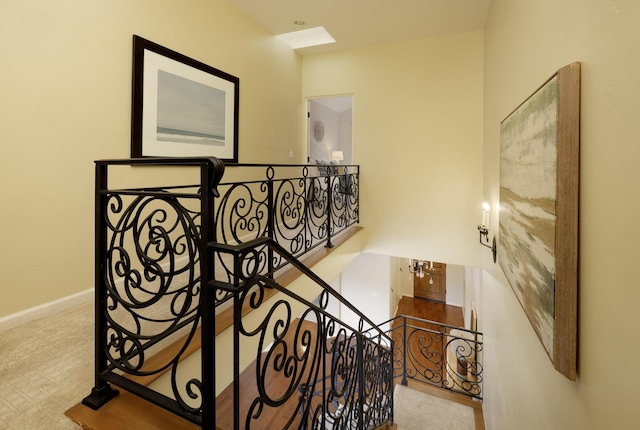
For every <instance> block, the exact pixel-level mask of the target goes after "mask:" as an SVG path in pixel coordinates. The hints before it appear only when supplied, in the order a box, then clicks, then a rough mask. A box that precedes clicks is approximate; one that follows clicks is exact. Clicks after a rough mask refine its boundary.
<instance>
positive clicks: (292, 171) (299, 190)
mask: <svg viewBox="0 0 640 430" xmlns="http://www.w3.org/2000/svg"><path fill="white" fill-rule="evenodd" d="M227 171H228V172H227V173H228V176H229V177H230V178H231V179H230V180H225V181H223V182H222V183H220V185H219V186H218V189H219V190H220V198H219V199H218V200H216V210H215V214H214V217H215V220H214V224H215V229H214V240H216V241H217V242H219V243H224V244H239V243H244V242H247V241H249V240H252V239H256V238H259V237H269V238H271V239H274V240H275V241H276V242H277V243H278V244H280V245H281V246H282V247H283V248H285V249H286V250H287V252H288V253H290V254H291V255H293V256H295V257H301V256H303V255H304V254H306V253H308V252H309V251H311V250H312V249H314V248H316V247H318V246H326V247H328V248H331V247H333V243H332V239H333V237H334V236H335V235H336V234H338V233H340V232H342V231H344V230H345V229H346V228H348V227H350V226H352V225H354V224H356V223H358V222H359V217H360V210H359V188H360V187H359V178H360V175H359V166H352V165H346V166H314V165H296V164H279V165H265V164H238V165H232V166H230V167H229V168H228V169H227ZM217 263H218V270H221V269H224V270H225V271H226V272H227V273H228V274H229V276H230V273H231V270H230V268H229V266H228V263H227V262H226V261H224V260H219V261H218V262H217ZM261 264H262V265H263V267H261V270H266V271H268V272H271V273H273V272H275V271H277V270H278V269H281V268H282V267H283V266H284V265H285V264H286V262H285V261H284V260H283V259H282V258H274V257H273V256H271V257H270V258H265V259H264V260H263V261H262V262H261ZM229 297H230V296H229V295H227V296H224V295H222V296H220V297H218V299H219V300H220V301H224V300H226V299H227V298H229Z"/></svg>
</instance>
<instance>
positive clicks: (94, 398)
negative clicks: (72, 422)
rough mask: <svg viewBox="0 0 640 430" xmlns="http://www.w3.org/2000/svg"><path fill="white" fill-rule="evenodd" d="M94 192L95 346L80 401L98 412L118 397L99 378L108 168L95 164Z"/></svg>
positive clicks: (103, 364)
mask: <svg viewBox="0 0 640 430" xmlns="http://www.w3.org/2000/svg"><path fill="white" fill-rule="evenodd" d="M95 186H96V190H95V267H94V270H95V278H94V281H95V286H94V291H95V305H94V310H95V315H94V318H95V345H94V354H95V362H94V387H93V389H92V390H91V394H89V396H87V397H85V398H84V399H83V400H82V404H83V405H85V406H88V407H90V408H91V409H98V408H100V407H101V406H102V405H104V404H105V403H107V402H108V401H109V400H111V399H113V398H114V397H115V396H117V395H118V390H114V389H113V388H111V386H110V385H109V383H108V382H106V381H105V380H104V379H102V377H101V375H102V373H103V372H105V371H106V370H107V364H108V361H107V355H106V351H105V348H106V344H107V324H106V318H105V317H104V315H106V308H107V287H106V280H105V277H104V273H105V271H106V268H105V265H106V260H107V226H106V216H107V215H106V207H107V198H108V196H107V194H106V190H107V166H106V165H104V164H102V163H99V162H97V163H96V184H95Z"/></svg>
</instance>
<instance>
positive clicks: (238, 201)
mask: <svg viewBox="0 0 640 430" xmlns="http://www.w3.org/2000/svg"><path fill="white" fill-rule="evenodd" d="M116 166H123V167H140V166H147V167H153V168H159V169H160V170H153V171H152V172H153V174H152V175H151V177H145V179H143V180H141V182H142V184H137V185H136V186H126V187H116V186H113V187H110V186H109V174H108V173H109V169H110V168H114V167H116ZM167 166H171V167H188V168H196V169H198V179H197V180H194V179H193V178H192V176H189V175H187V174H186V172H185V174H184V177H185V178H187V179H184V180H182V181H176V183H173V184H166V183H163V182H164V181H165V180H166V175H165V174H164V171H163V170H162V169H164V168H166V167H167ZM235 167H237V168H239V169H242V168H247V167H251V168H254V167H255V168H262V167H265V166H259V165H250V166H235ZM280 168H285V169H287V170H289V171H290V170H291V169H300V170H301V175H300V176H295V177H294V178H293V179H292V178H287V177H281V176H282V175H280V173H279V171H278V169H280ZM310 169H312V168H311V167H309V166H295V167H294V166H292V165H281V166H266V179H256V180H249V181H247V182H242V181H229V182H228V183H221V182H220V180H221V178H222V176H223V173H224V170H225V167H224V165H223V164H222V163H221V162H220V161H219V160H217V159H208V158H183V159H133V160H103V161H97V162H96V212H95V213H96V240H95V243H96V249H95V268H96V272H95V273H96V274H95V283H96V287H95V291H96V292H95V294H96V331H95V336H96V347H95V357H96V361H95V384H94V388H93V390H92V392H91V394H90V395H89V396H88V397H86V398H85V399H84V400H83V403H84V404H85V405H87V406H89V407H92V408H94V409H97V408H99V407H101V406H102V405H104V404H105V403H106V402H108V401H109V400H110V399H111V398H113V397H114V396H116V395H117V390H115V389H114V388H112V387H111V385H115V386H119V387H122V388H124V389H126V390H128V391H130V392H132V393H134V394H136V395H137V396H140V397H142V398H144V399H147V400H149V401H151V402H153V403H155V404H157V405H159V406H161V407H163V408H165V409H167V410H169V411H171V412H173V413H175V414H177V415H180V416H182V417H184V418H186V419H188V420H190V421H192V422H194V423H198V424H201V425H202V426H203V428H213V426H214V425H215V422H216V417H215V407H214V405H215V404H216V401H217V400H216V383H215V382H216V378H215V373H213V370H212V369H213V368H214V363H215V360H216V357H215V354H214V352H215V342H217V340H216V336H215V333H216V331H215V314H216V307H217V306H218V305H220V304H221V303H223V302H225V301H228V302H232V305H233V308H234V315H235V317H234V326H233V328H232V329H233V332H234V335H233V336H234V339H239V338H240V337H241V336H244V337H249V338H251V337H254V336H256V335H257V333H258V332H261V333H262V334H261V335H260V344H261V345H262V346H264V343H265V341H266V340H265V339H266V338H268V336H267V337H266V338H265V334H264V333H265V331H264V330H262V329H261V330H258V331H253V332H252V331H250V330H247V329H246V328H242V327H243V326H244V325H245V324H247V323H245V321H244V320H243V319H242V318H241V317H238V315H241V309H242V304H243V303H246V304H247V306H249V307H250V308H252V309H254V311H256V312H257V311H259V308H260V306H259V305H260V304H262V298H263V297H264V291H265V290H266V289H275V290H277V291H279V292H280V293H281V295H282V296H284V297H287V299H286V300H285V299H279V301H278V302H277V306H285V307H287V306H291V305H290V304H289V303H292V302H295V303H297V306H299V307H300V306H301V307H302V308H304V310H303V311H302V314H303V315H304V316H306V317H307V318H311V319H314V318H315V329H312V330H309V329H307V328H304V329H303V328H302V326H301V325H299V324H298V326H297V329H295V330H294V329H291V330H294V331H295V336H294V341H293V344H291V345H288V346H287V343H286V342H285V341H284V339H283V338H282V336H281V335H282V334H283V333H285V332H287V330H285V329H284V327H293V326H294V325H295V324H296V323H295V322H294V321H298V320H291V319H289V318H284V319H282V318H281V319H279V320H278V322H277V323H276V327H279V329H278V330H276V329H275V328H274V331H273V334H272V335H271V337H272V340H273V342H274V345H276V346H275V347H274V346H272V347H271V351H274V348H276V349H277V348H285V349H287V348H289V349H290V348H297V347H305V350H307V351H309V349H308V348H309V346H310V345H311V342H312V341H313V342H315V343H314V345H316V347H315V348H316V349H315V350H314V351H311V352H306V353H300V354H298V353H296V354H292V355H289V356H288V357H287V358H286V360H285V359H284V358H282V357H284V355H283V354H282V351H280V352H279V353H276V352H272V353H271V354H272V355H271V357H276V358H275V359H274V362H273V371H276V370H283V371H284V374H285V375H288V376H290V375H291V372H292V370H291V368H290V367H286V366H285V367H282V366H283V365H284V364H283V363H284V362H286V363H288V364H287V365H292V366H295V363H304V368H305V369H307V373H304V375H303V377H304V382H301V381H302V379H298V382H300V384H298V385H297V386H295V387H293V386H291V387H290V389H289V390H287V391H286V395H284V394H283V395H281V396H280V397H279V398H278V399H279V400H274V399H273V398H270V397H269V395H267V394H268V393H267V394H265V388H264V386H263V387H262V389H261V394H260V396H259V397H257V398H256V399H258V400H255V401H256V402H257V403H254V409H252V413H251V414H249V415H247V417H246V419H245V421H246V422H251V421H252V420H255V419H256V418H255V417H257V416H259V415H260V413H259V411H258V410H256V409H255V408H256V407H257V406H255V405H260V406H259V410H260V411H261V410H263V409H264V408H265V407H273V406H274V405H275V406H277V404H280V403H282V399H283V398H285V397H286V398H287V399H288V400H287V401H289V402H296V401H298V400H296V399H298V398H300V400H299V401H298V403H296V405H297V406H296V407H295V408H294V409H295V410H296V411H297V413H295V414H293V415H291V417H290V422H292V423H293V422H295V423H298V424H297V425H298V426H299V428H309V429H311V428H320V427H319V426H324V425H325V423H326V422H327V420H331V421H333V422H341V423H343V424H341V426H342V427H341V428H354V429H355V428H358V429H364V428H369V427H370V426H371V425H372V423H380V422H382V421H380V420H381V419H383V418H384V419H387V420H388V419H389V418H390V417H391V413H392V412H391V404H392V396H391V394H390V391H389V390H390V389H391V388H390V387H391V384H390V381H391V379H390V378H391V376H392V372H391V357H390V353H389V350H388V345H391V344H392V340H391V339H390V338H388V337H387V336H386V335H384V334H382V333H377V334H376V335H371V336H369V337H365V336H363V335H362V333H361V332H362V327H363V326H364V324H365V323H366V324H367V325H368V326H374V324H373V323H372V322H371V321H369V320H368V319H367V318H366V317H365V316H364V315H362V314H361V313H360V312H359V311H358V310H357V309H356V308H355V307H354V306H353V305H351V304H349V303H347V302H345V301H344V299H342V298H341V296H339V295H338V294H337V293H336V292H335V291H334V290H333V289H331V287H329V286H328V285H327V284H326V283H324V282H323V281H322V280H321V279H320V278H318V277H317V276H316V275H314V274H313V273H312V272H310V271H309V270H308V269H307V268H306V267H304V266H303V265H302V264H301V263H300V262H299V260H298V259H297V258H296V256H298V257H299V256H301V255H302V254H303V253H304V252H308V251H309V250H311V249H313V248H314V247H316V246H319V245H321V244H325V246H331V237H332V236H333V235H335V234H336V233H337V232H339V231H340V230H342V229H345V228H346V227H347V226H349V225H351V224H353V223H355V222H357V220H358V216H359V210H358V194H359V193H358V178H359V170H358V168H357V166H349V167H346V168H345V167H343V168H341V169H342V170H337V169H336V170H325V171H318V172H317V173H315V172H310V171H309V170H310ZM133 170H135V169H133ZM133 170H130V171H128V172H127V173H126V175H130V174H131V172H133ZM142 170H144V169H142ZM138 172H140V169H138V170H136V173H138ZM285 174H286V173H285ZM132 176H135V175H132ZM177 177H182V175H178V176H177ZM189 178H190V179H189ZM115 182H117V181H115ZM158 183H159V184H158ZM243 188H244V189H247V190H249V193H248V197H247V196H245V197H239V198H234V197H233V195H234V193H236V192H237V191H238V190H239V189H243ZM231 202H235V203H231ZM241 207H242V208H245V209H247V208H248V207H252V208H253V209H251V210H247V211H245V212H243V213H242V214H240V213H238V212H237V209H238V208H241ZM229 208H235V209H234V210H236V211H235V212H234V210H231V212H228V211H227V209H229ZM316 209H317V211H316ZM229 213H231V214H235V215H237V217H235V218H234V215H230V216H227V215H228V214H229ZM265 219H266V222H263V221H265ZM318 220H319V221H318ZM281 224H282V225H286V226H287V228H282V226H281ZM252 235H255V236H256V237H257V238H256V237H252ZM296 244H302V245H300V246H299V245H296ZM284 265H291V266H292V267H294V268H296V269H297V270H299V271H301V272H302V273H303V274H304V275H306V277H307V278H308V279H309V280H310V281H311V282H312V285H315V288H318V289H319V290H318V294H319V295H320V297H321V300H320V305H319V306H318V305H314V304H313V303H311V302H310V301H309V300H307V299H305V298H303V297H302V296H300V295H298V294H296V293H294V292H292V291H290V290H288V289H285V288H283V287H281V286H280V285H279V284H277V283H276V282H275V281H274V278H275V277H274V273H275V272H276V271H277V270H279V269H281V268H282V267H284ZM330 298H331V299H332V300H337V301H339V302H341V303H342V305H344V306H347V307H348V308H350V309H351V310H352V311H353V312H355V313H356V314H357V315H360V326H359V327H358V328H357V329H356V328H353V327H349V326H348V325H346V324H343V323H341V322H340V321H338V320H336V319H335V318H334V317H333V316H332V315H330V314H329V313H328V312H327V311H326V306H327V303H328V302H329V299H330ZM239 304H240V305H239ZM267 305H268V304H266V303H265V306H267ZM238 306H240V308H239V307H238ZM268 315H270V317H269V318H272V316H273V313H272V312H269V313H268ZM265 321H266V320H265ZM300 321H304V318H301V319H300ZM261 324H262V323H261ZM264 324H268V323H264ZM260 326H261V327H262V325H260ZM199 330H201V331H199ZM198 336H200V337H201V339H202V342H201V345H202V357H203V359H202V363H203V367H202V369H201V370H202V375H201V379H198V378H197V377H194V378H191V379H189V380H187V381H183V380H181V379H180V376H179V373H180V372H179V371H178V369H179V364H180V362H181V361H182V359H183V358H184V357H185V356H186V355H188V352H187V348H188V347H189V345H190V344H191V343H192V341H193V340H194V339H196V338H197V337H198ZM212 340H213V341H212ZM289 341H290V340H289ZM168 343H172V344H173V345H174V346H175V345H177V352H176V353H174V354H173V355H171V356H169V357H163V358H162V359H158V356H159V355H158V354H157V353H158V352H159V351H161V350H163V349H164V348H165V346H166V345H167V344H168ZM234 345H236V346H237V345H238V343H235V344H234ZM383 345H386V346H384V347H383ZM261 351H263V348H262V347H261V348H259V349H258V350H257V355H256V354H255V351H254V358H255V360H257V361H260V360H261V356H262V354H264V353H263V352H261ZM274 354H275V355H274ZM285 355H286V354H285ZM151 357H154V360H151V359H150V358H151ZM312 357H313V358H312ZM240 360H241V357H240V350H239V349H237V348H236V347H235V346H234V363H239V362H240ZM283 360H284V361H283ZM374 364H375V366H374ZM387 364H388V366H386V365H387ZM300 365H302V364H300ZM372 366H373V367H372ZM381 366H382V367H381ZM385 366H386V367H385ZM385 368H388V369H389V370H388V371H385V370H384V369H385ZM309 369H314V372H315V373H308V371H309ZM239 370H240V368H239V367H238V366H237V365H235V366H234V376H235V377H239ZM327 372H328V373H327ZM162 374H167V375H169V378H170V382H171V383H170V385H171V388H170V390H169V392H161V391H157V390H155V389H154V388H153V387H149V386H147V384H146V382H142V379H141V378H150V379H153V378H156V377H158V376H159V375H162ZM301 375H302V373H301ZM327 375H328V377H327ZM387 375H388V378H387ZM234 381H235V380H234ZM256 381H258V382H259V384H258V385H260V383H262V384H263V385H264V382H265V379H264V378H257V379H256ZM260 381H261V382H260ZM318 381H325V382H322V383H321V382H318ZM326 381H330V382H331V383H327V382H326ZM234 384H236V382H234ZM319 386H322V387H323V389H322V390H319V389H318V387H319ZM344 387H348V389H345V388H344ZM301 390H302V391H301ZM236 392H238V390H237V389H236ZM294 392H296V393H299V392H303V393H306V394H305V395H303V396H297V395H296V396H293V393H294ZM318 393H323V394H322V395H321V396H319V394H318ZM338 400H340V401H342V403H341V404H342V405H343V407H342V409H341V410H340V411H341V412H336V411H334V410H331V407H329V403H331V404H334V403H335V402H336V401H338ZM285 403H286V402H285ZM236 406H237V407H236V408H235V409H234V411H235V412H234V414H235V416H236V418H237V416H239V414H240V410H241V409H240V407H239V406H238V405H236ZM374 406H375V407H374ZM311 411H313V412H311ZM336 420H337V421H336ZM240 425H241V424H240V423H239V420H238V419H235V420H234V424H233V427H234V428H239V426H240Z"/></svg>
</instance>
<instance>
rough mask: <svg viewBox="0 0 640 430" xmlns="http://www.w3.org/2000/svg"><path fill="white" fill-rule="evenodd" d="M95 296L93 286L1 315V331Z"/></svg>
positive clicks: (89, 299) (84, 301)
mask: <svg viewBox="0 0 640 430" xmlns="http://www.w3.org/2000/svg"><path fill="white" fill-rule="evenodd" d="M93 298H94V292H93V288H89V289H88V290H84V291H80V292H79V293H75V294H71V295H70V296H66V297H62V298H60V299H57V300H54V301H52V302H49V303H44V304H42V305H38V306H35V307H33V308H29V309H25V310H23V311H20V312H16V313H15V314H11V315H7V316H4V317H0V332H3V331H5V330H9V329H12V328H14V327H18V326H19V325H22V324H26V323H28V322H29V321H33V320H37V319H40V318H44V317H47V316H49V315H53V314H54V313H56V312H60V311H63V310H66V309H69V308H70V307H72V306H75V305H79V304H81V303H86V302H89V301H91V300H93Z"/></svg>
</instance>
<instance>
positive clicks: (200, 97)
mask: <svg viewBox="0 0 640 430" xmlns="http://www.w3.org/2000/svg"><path fill="white" fill-rule="evenodd" d="M225 96H226V94H225V92H224V91H222V90H219V89H217V88H213V87H210V86H207V85H204V84H201V83H199V82H195V81H192V80H190V79H187V78H183V77H181V76H177V75H174V74H172V73H169V72H165V71H164V70H158V108H157V113H158V119H157V140H159V141H163V142H176V143H186V144H196V145H215V146H224V144H225Z"/></svg>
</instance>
